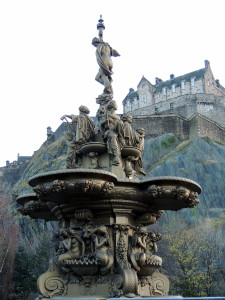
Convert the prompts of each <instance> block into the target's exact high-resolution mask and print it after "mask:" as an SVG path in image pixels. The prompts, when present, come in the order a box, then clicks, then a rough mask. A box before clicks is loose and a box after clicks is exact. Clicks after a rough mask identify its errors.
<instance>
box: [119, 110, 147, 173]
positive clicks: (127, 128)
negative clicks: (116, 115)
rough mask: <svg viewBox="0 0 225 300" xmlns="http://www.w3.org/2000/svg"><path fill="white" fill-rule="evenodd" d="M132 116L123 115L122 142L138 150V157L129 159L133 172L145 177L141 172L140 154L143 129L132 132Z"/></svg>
mask: <svg viewBox="0 0 225 300" xmlns="http://www.w3.org/2000/svg"><path fill="white" fill-rule="evenodd" d="M132 118H133V117H132V115H131V114H125V115H123V118H122V120H123V122H124V123H123V130H124V140H125V144H126V145H127V146H133V147H137V148H138V149H139V150H140V155H139V157H138V158H137V159H136V158H130V160H131V161H132V162H133V163H134V170H135V172H136V173H137V174H139V175H140V174H141V175H146V173H145V171H144V170H143V166H142V165H143V164H142V152H143V151H144V137H145V130H144V129H143V128H139V129H137V130H134V129H133V128H132V127H131V123H132Z"/></svg>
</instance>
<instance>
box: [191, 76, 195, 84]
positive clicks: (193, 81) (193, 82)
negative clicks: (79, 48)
mask: <svg viewBox="0 0 225 300" xmlns="http://www.w3.org/2000/svg"><path fill="white" fill-rule="evenodd" d="M191 86H195V78H194V77H192V78H191Z"/></svg>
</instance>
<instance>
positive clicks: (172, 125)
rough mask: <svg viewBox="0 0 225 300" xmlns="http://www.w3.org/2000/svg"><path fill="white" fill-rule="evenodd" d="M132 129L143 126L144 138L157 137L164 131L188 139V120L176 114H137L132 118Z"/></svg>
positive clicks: (181, 138)
mask: <svg viewBox="0 0 225 300" xmlns="http://www.w3.org/2000/svg"><path fill="white" fill-rule="evenodd" d="M132 127H133V128H134V129H138V128H144V129H145V131H146V138H153V137H157V136H160V135H163V134H166V133H174V134H175V135H176V136H177V138H178V139H180V140H183V139H188V137H189V127H188V121H187V120H185V119H184V118H181V117H180V116H177V115H164V116H157V115H155V116H137V117H134V118H133V123H132Z"/></svg>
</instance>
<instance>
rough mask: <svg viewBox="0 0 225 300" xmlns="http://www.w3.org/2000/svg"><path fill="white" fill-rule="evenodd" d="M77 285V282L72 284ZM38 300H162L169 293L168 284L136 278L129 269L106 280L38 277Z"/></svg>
mask: <svg viewBox="0 0 225 300" xmlns="http://www.w3.org/2000/svg"><path fill="white" fill-rule="evenodd" d="M76 281H77V282H76ZM38 289H39V292H40V297H39V298H37V299H36V300H38V299H42V300H49V299H55V300H56V299H58V300H59V299H75V298H73V297H74V295H76V297H77V298H86V299H92V298H95V299H96V298H99V299H100V298H101V299H103V298H112V297H127V298H134V297H157V296H159V297H162V296H166V295H167V294H168V291H169V280H168V279H167V277H166V276H165V275H163V274H160V273H159V272H155V273H154V274H153V275H152V276H143V277H140V278H137V276H136V273H135V272H134V270H132V269H125V270H123V271H122V272H121V274H113V275H108V276H99V275H97V276H95V277H93V276H84V277H82V278H78V277H76V278H75V277H71V278H70V276H69V274H66V275H65V274H64V275H63V274H60V272H59V270H58V269H55V270H53V271H48V272H46V273H44V274H42V275H41V276H40V277H39V279H38Z"/></svg>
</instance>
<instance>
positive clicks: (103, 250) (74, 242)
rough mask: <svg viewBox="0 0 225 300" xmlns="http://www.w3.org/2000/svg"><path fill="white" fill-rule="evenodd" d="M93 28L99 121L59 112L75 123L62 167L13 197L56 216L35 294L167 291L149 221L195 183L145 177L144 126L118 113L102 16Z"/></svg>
mask: <svg viewBox="0 0 225 300" xmlns="http://www.w3.org/2000/svg"><path fill="white" fill-rule="evenodd" d="M97 29H98V31H99V37H98V38H94V39H93V40H92V44H93V45H94V46H95V47H96V58H97V63H98V65H99V72H98V73H97V75H96V80H97V81H98V82H100V83H101V84H102V85H103V86H104V90H103V93H102V94H101V95H99V96H98V97H97V99H96V102H97V103H98V104H99V109H98V111H97V119H98V123H97V125H95V124H94V122H93V120H92V119H91V118H90V117H89V116H88V114H89V109H88V108H87V107H86V106H83V105H81V106H80V108H79V111H80V113H79V115H64V116H63V117H62V118H61V119H62V120H68V119H70V120H71V123H70V125H74V124H75V125H76V127H74V126H71V130H70V131H69V132H68V133H67V134H66V138H67V142H68V154H67V169H64V170H58V171H52V172H46V173H42V174H38V175H36V176H34V177H32V178H31V179H30V180H29V184H30V186H31V187H32V188H33V191H34V193H32V194H27V195H22V196H19V197H18V198H17V202H18V203H19V204H20V205H21V207H20V209H19V210H20V212H21V213H22V214H23V215H28V216H30V217H31V218H34V219H38V218H40V219H44V220H46V221H58V232H57V233H56V234H55V236H54V240H55V241H56V243H55V255H54V257H53V258H52V260H51V263H50V266H49V269H48V270H47V271H46V272H45V273H44V274H42V275H41V276H40V277H39V279H38V290H39V294H40V296H39V298H38V299H43V300H47V299H58V300H61V299H78V298H79V299H80V298H85V299H88V298H95V299H96V298H98V299H99V298H101V299H104V298H113V297H129V298H131V297H156V296H160V297H162V296H166V295H168V291H169V280H168V278H167V277H166V276H165V275H163V274H161V273H160V272H159V269H160V267H161V266H162V259H161V257H159V256H157V254H156V252H157V242H158V241H159V240H160V239H161V235H160V234H158V233H154V232H149V230H148V226H149V225H152V224H154V223H155V222H156V221H157V220H158V219H159V218H160V216H161V215H162V213H163V211H164V210H174V211H177V210H179V209H182V208H188V207H189V208H191V207H194V206H196V205H197V204H198V203H199V200H198V199H197V197H198V194H199V193H200V192H201V188H200V186H199V185H198V184H196V183H195V182H193V181H192V180H189V179H185V178H178V177H153V178H147V179H144V175H146V174H145V171H144V170H143V166H142V152H143V149H144V135H145V130H144V129H143V128H140V129H138V130H134V129H133V128H132V126H131V122H132V116H130V115H124V116H123V117H122V119H121V118H120V117H119V116H118V115H117V114H116V110H117V103H116V101H115V100H113V89H112V74H113V72H112V67H113V64H112V58H111V57H112V56H114V57H116V56H119V54H118V52H117V51H116V50H114V49H112V47H111V46H110V45H109V44H108V43H106V42H104V41H103V30H104V29H105V26H104V23H103V20H102V18H101V17H100V20H99V23H98V25H97ZM139 177H140V178H141V179H140V178H139Z"/></svg>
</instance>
